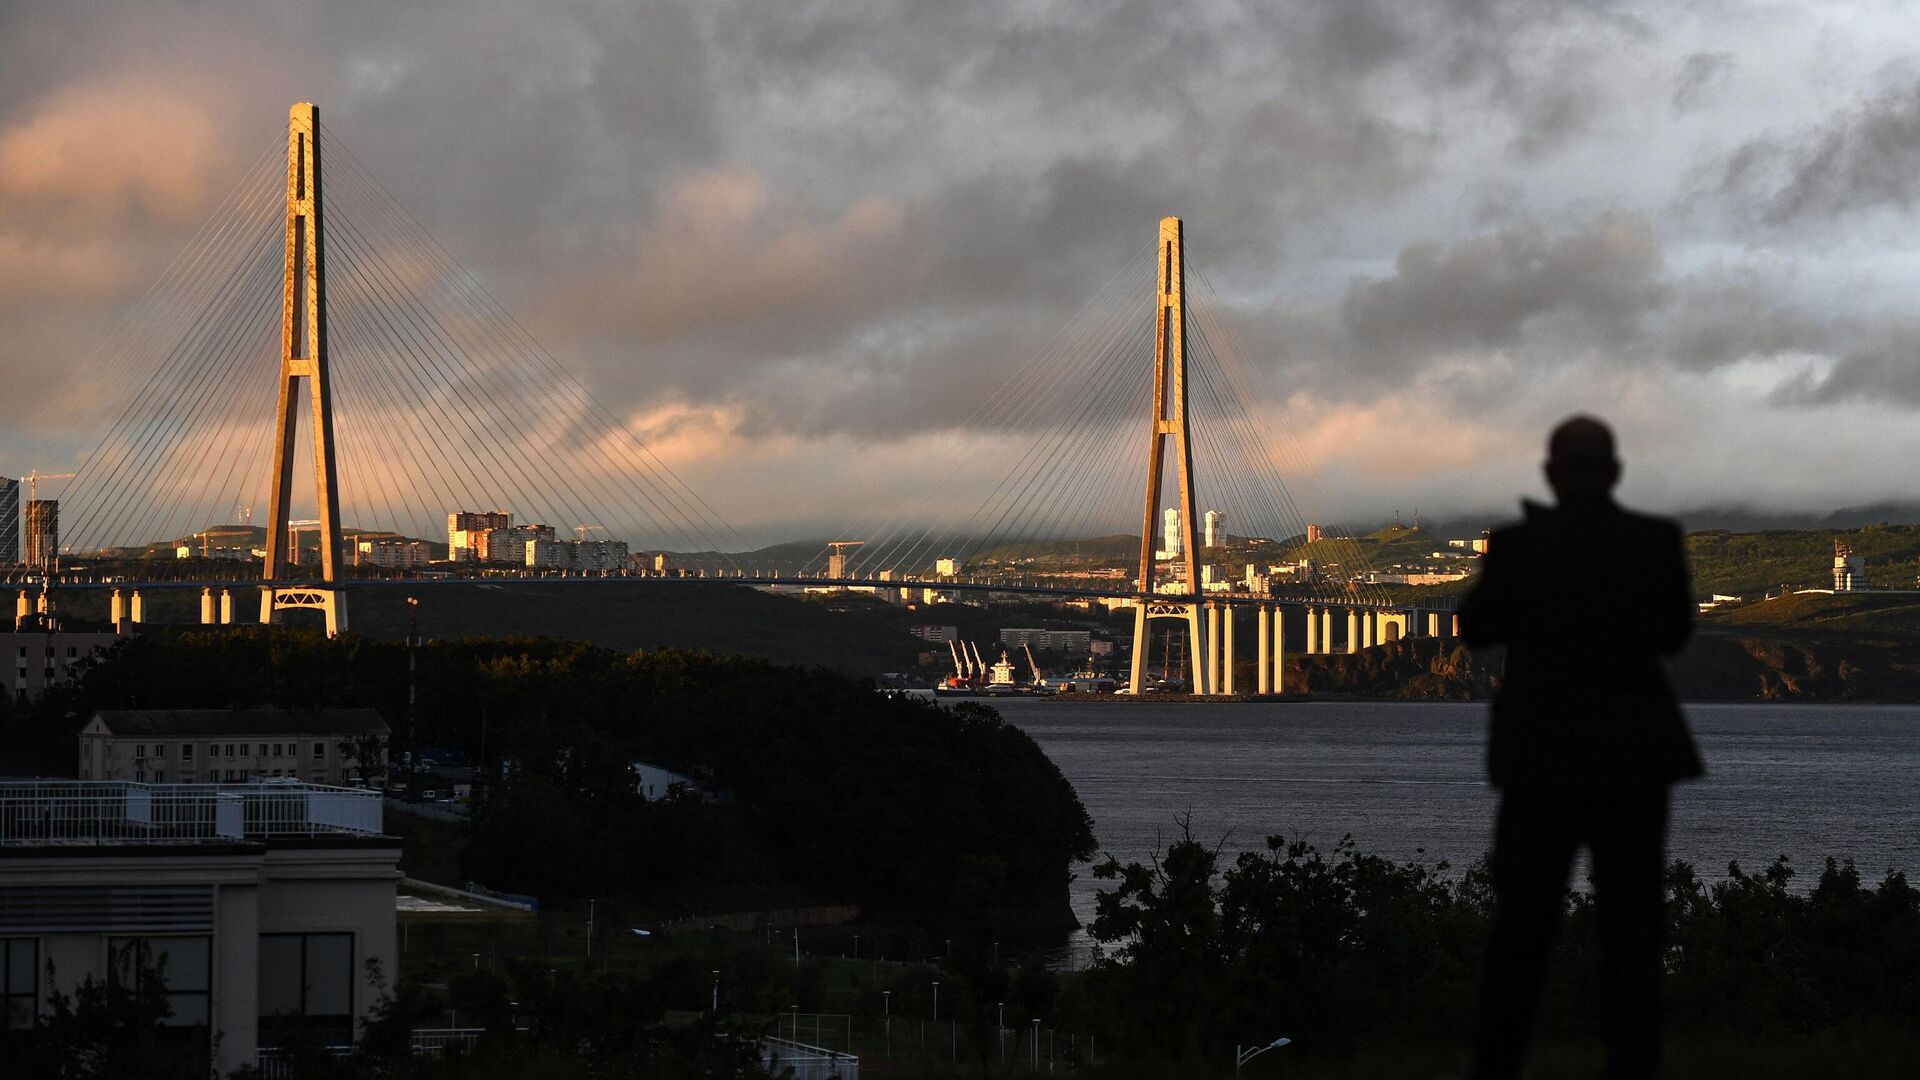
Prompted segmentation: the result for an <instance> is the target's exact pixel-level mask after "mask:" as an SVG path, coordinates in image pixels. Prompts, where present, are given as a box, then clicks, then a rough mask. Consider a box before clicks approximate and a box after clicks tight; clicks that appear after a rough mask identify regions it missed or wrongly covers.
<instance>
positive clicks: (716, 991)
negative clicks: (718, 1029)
mask: <svg viewBox="0 0 1920 1080" xmlns="http://www.w3.org/2000/svg"><path fill="white" fill-rule="evenodd" d="M713 1015H715V1016H719V1015H720V969H719V968H715V969H714V970H713Z"/></svg>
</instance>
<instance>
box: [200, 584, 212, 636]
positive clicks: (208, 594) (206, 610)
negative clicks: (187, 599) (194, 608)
mask: <svg viewBox="0 0 1920 1080" xmlns="http://www.w3.org/2000/svg"><path fill="white" fill-rule="evenodd" d="M200 625H201V626H212V625H213V587H212V586H210V585H209V586H207V587H205V588H203V589H201V590H200Z"/></svg>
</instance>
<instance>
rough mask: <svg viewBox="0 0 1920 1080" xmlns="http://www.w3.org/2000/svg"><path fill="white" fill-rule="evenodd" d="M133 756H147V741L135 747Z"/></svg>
mask: <svg viewBox="0 0 1920 1080" xmlns="http://www.w3.org/2000/svg"><path fill="white" fill-rule="evenodd" d="M133 756H134V757H137V758H143V757H146V756H147V744H146V743H140V744H139V745H137V746H135V747H134V748H133Z"/></svg>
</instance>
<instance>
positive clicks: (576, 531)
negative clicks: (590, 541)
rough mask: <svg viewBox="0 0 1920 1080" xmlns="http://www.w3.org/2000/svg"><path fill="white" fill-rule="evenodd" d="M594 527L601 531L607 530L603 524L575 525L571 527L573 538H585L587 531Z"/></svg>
mask: <svg viewBox="0 0 1920 1080" xmlns="http://www.w3.org/2000/svg"><path fill="white" fill-rule="evenodd" d="M594 529H599V530H600V531H601V532H606V531H607V527H606V526H605V525H575V526H574V527H573V536H574V539H576V540H585V539H586V538H587V533H589V532H591V531H593V530H594Z"/></svg>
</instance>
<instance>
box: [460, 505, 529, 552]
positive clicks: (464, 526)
mask: <svg viewBox="0 0 1920 1080" xmlns="http://www.w3.org/2000/svg"><path fill="white" fill-rule="evenodd" d="M511 528H513V515H512V514H510V513H508V512H507V511H505V510H493V511H487V512H480V513H475V512H473V511H466V510H462V511H458V512H456V513H452V514H448V515H447V558H449V559H452V560H454V561H455V562H474V561H481V560H485V558H486V555H485V554H484V553H482V551H481V548H482V547H483V546H484V544H483V543H482V539H481V538H482V537H484V536H485V535H486V534H487V533H488V532H491V531H492V530H494V529H511Z"/></svg>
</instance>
